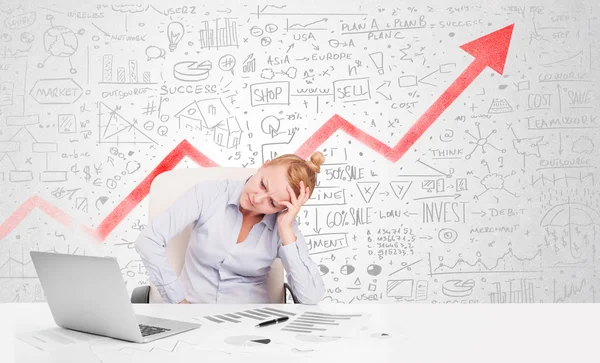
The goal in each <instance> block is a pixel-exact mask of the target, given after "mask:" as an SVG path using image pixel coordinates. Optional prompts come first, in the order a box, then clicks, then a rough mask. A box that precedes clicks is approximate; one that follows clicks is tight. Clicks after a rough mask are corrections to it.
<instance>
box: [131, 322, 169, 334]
mask: <svg viewBox="0 0 600 363" xmlns="http://www.w3.org/2000/svg"><path fill="white" fill-rule="evenodd" d="M138 325H139V326H140V331H141V332H142V336H143V337H147V336H148V335H154V334H158V333H164V332H166V331H170V330H171V329H167V328H161V327H158V326H152V325H144V324H138Z"/></svg>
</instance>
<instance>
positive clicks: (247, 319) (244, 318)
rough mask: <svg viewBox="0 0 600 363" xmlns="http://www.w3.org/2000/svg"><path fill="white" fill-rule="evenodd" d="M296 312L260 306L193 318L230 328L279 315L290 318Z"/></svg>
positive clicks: (274, 317) (254, 323) (279, 316)
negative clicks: (259, 307)
mask: <svg viewBox="0 0 600 363" xmlns="http://www.w3.org/2000/svg"><path fill="white" fill-rule="evenodd" d="M295 315H296V314H295V313H291V312H288V311H284V310H282V309H275V308H270V307H266V308H262V309H250V310H243V311H236V312H231V313H224V314H215V315H208V316H203V317H196V318H194V320H198V321H201V322H203V323H210V324H211V325H216V326H218V327H220V328H231V327H241V326H245V325H252V326H254V325H256V324H258V323H260V322H261V321H265V320H271V319H276V318H281V317H286V316H287V317H288V318H290V319H291V318H292V317H294V316H295Z"/></svg>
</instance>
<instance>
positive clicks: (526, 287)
mask: <svg viewBox="0 0 600 363" xmlns="http://www.w3.org/2000/svg"><path fill="white" fill-rule="evenodd" d="M530 280H531V279H514V280H508V291H502V283H500V282H494V285H496V291H495V292H492V293H490V303H492V304H524V303H525V304H531V303H533V302H534V295H533V283H532V282H530Z"/></svg>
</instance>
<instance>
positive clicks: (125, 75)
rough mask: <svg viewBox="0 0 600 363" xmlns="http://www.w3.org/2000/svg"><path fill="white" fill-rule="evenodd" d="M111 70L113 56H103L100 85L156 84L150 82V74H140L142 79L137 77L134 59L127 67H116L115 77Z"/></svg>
mask: <svg viewBox="0 0 600 363" xmlns="http://www.w3.org/2000/svg"><path fill="white" fill-rule="evenodd" d="M113 68H114V67H113V55H112V54H105V55H104V56H103V57H102V81H101V82H100V84H156V82H152V77H151V76H150V72H142V77H141V78H140V77H139V70H138V61H137V60H136V59H130V60H129V61H128V62H127V67H117V73H116V77H115V72H114V70H113Z"/></svg>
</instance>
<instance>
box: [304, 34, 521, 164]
mask: <svg viewBox="0 0 600 363" xmlns="http://www.w3.org/2000/svg"><path fill="white" fill-rule="evenodd" d="M513 28H514V24H511V25H509V26H507V27H504V28H502V29H500V30H497V31H495V32H493V33H490V34H488V35H485V36H483V37H481V38H479V39H475V40H473V41H472V42H470V43H467V44H464V45H462V46H461V49H463V50H464V51H466V52H467V53H469V54H471V55H472V56H473V57H475V59H474V60H473V62H471V64H470V65H469V66H468V67H467V69H465V70H464V71H463V72H462V74H461V75H460V76H458V78H457V79H456V80H455V81H454V82H453V83H452V84H451V85H450V87H448V89H446V91H444V93H442V94H441V95H440V96H439V97H438V99H437V100H436V101H435V102H434V103H433V104H432V105H431V106H430V107H429V108H428V109H427V111H425V113H424V114H423V115H422V116H421V117H419V119H418V120H417V122H415V124H414V125H413V126H412V127H411V128H410V129H409V130H408V132H407V133H406V134H405V135H404V136H403V137H402V139H400V141H398V143H397V144H396V146H394V147H393V148H390V147H389V146H387V145H386V144H384V143H383V142H381V141H379V140H377V139H376V138H374V137H373V136H371V135H369V134H367V133H365V132H363V131H362V130H360V129H359V128H358V127H356V126H354V125H352V124H351V123H349V122H348V121H346V120H344V119H343V118H341V117H340V116H338V115H335V116H333V117H332V118H331V119H330V120H329V121H327V122H326V123H325V124H324V125H323V126H321V128H319V129H318V130H317V132H315V133H314V135H313V136H312V137H310V138H309V139H308V140H306V142H305V143H304V144H303V145H302V146H300V149H298V151H297V152H296V154H297V155H298V156H300V157H303V158H307V157H308V156H309V155H310V154H311V153H312V152H313V151H314V150H316V149H317V148H318V147H319V146H320V145H321V144H323V143H324V142H325V141H326V140H327V139H329V138H330V137H331V135H333V133H334V132H336V131H337V130H342V131H344V132H345V133H347V134H348V135H350V136H352V137H353V138H355V139H357V140H358V141H360V142H362V143H363V144H365V145H366V146H368V147H370V148H371V149H373V150H374V151H376V152H378V153H379V154H381V155H383V156H384V157H385V158H387V159H388V160H390V161H392V162H396V161H398V160H399V159H400V158H401V157H402V155H404V153H406V151H408V149H410V148H411V147H412V146H413V145H414V144H415V142H416V141H417V140H418V139H419V137H421V135H423V133H424V132H425V130H427V129H428V128H429V126H431V124H433V122H434V121H435V120H437V119H438V117H439V116H440V115H441V114H442V113H443V112H444V111H445V110H446V109H447V108H448V107H449V106H450V105H451V104H452V103H453V102H454V101H455V100H456V98H457V97H458V96H460V94H461V93H462V92H463V91H464V90H465V89H466V88H467V86H469V85H470V84H471V82H473V80H474V79H475V78H477V76H479V74H481V72H483V70H484V69H485V67H490V68H492V69H493V70H494V71H496V72H498V73H500V74H502V73H503V72H504V64H505V63H506V56H507V54H508V47H509V45H510V39H511V36H512V32H513Z"/></svg>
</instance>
